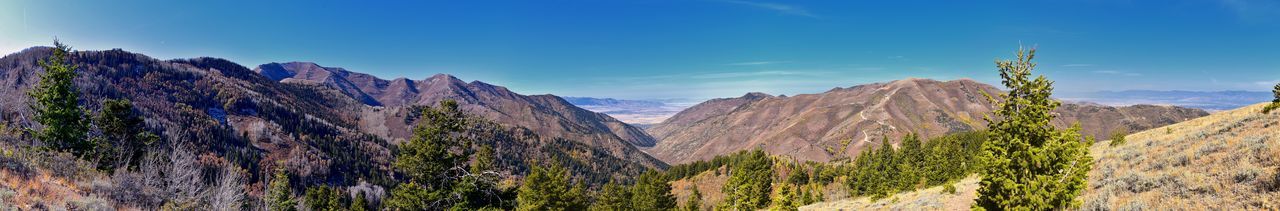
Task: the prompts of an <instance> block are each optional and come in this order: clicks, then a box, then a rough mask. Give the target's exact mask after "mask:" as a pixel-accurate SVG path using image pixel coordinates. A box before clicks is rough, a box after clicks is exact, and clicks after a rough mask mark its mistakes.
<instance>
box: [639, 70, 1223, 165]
mask: <svg viewBox="0 0 1280 211" xmlns="http://www.w3.org/2000/svg"><path fill="white" fill-rule="evenodd" d="M983 92H986V93H999V92H1000V90H999V89H996V88H995V87H993V86H991V85H987V84H982V83H979V82H977V81H973V80H967V79H964V80H954V81H935V80H929V79H905V80H898V81H893V82H888V83H875V84H867V85H859V86H854V87H849V88H836V89H832V90H830V91H827V92H823V93H818V94H802V95H796V96H790V97H785V96H784V97H779V96H771V95H768V94H763V93H749V94H747V95H744V96H742V97H738V98H725V99H715V100H709V101H707V102H703V103H701V104H698V105H696V106H693V107H690V108H688V109H686V110H684V111H682V112H680V113H678V114H676V115H675V116H673V117H671V118H669V119H667V120H666V121H664V122H662V123H660V124H657V125H654V126H652V127H650V128H649V129H647V131H648V132H649V133H650V134H651V135H653V137H655V138H657V139H659V141H658V143H657V144H656V145H655V146H654V147H650V148H646V149H645V150H646V151H647V152H649V153H650V154H652V155H654V156H655V157H657V158H659V159H662V160H664V161H666V162H668V163H672V164H678V163H685V162H690V161H695V160H705V159H709V158H711V157H713V156H715V155H720V154H725V153H729V152H734V151H738V150H744V149H752V148H755V147H763V148H764V149H765V150H766V151H768V152H769V153H770V154H781V155H790V156H795V157H797V158H800V159H802V160H815V161H827V160H832V159H836V158H841V157H850V156H853V155H856V154H857V153H858V152H859V151H860V150H861V149H864V148H867V147H869V146H872V145H878V143H877V140H879V139H881V138H884V137H888V138H889V139H890V140H895V141H896V140H898V139H899V138H900V137H902V136H903V135H906V134H909V133H917V134H920V135H922V136H924V137H936V136H939V135H943V134H947V133H953V132H959V131H971V130H976V129H981V128H983V127H985V124H986V123H985V122H984V121H983V120H982V117H983V115H984V114H987V113H990V112H991V110H992V105H991V104H990V103H988V102H987V101H986V98H985V97H984V96H983V94H982V93H983ZM1057 112H1058V113H1059V114H1060V118H1058V119H1057V120H1056V121H1055V122H1054V124H1055V125H1057V126H1061V127H1066V126H1070V125H1071V124H1072V123H1076V122H1079V123H1081V124H1082V127H1083V129H1084V133H1085V134H1086V135H1090V136H1094V137H1106V136H1108V135H1110V134H1111V133H1112V132H1113V131H1115V130H1117V129H1120V130H1126V131H1140V130H1143V129H1147V128H1152V127H1157V126H1161V125H1167V124H1172V123H1176V122H1179V121H1183V120H1186V119H1190V118H1195V117H1200V116H1204V115H1207V114H1208V113H1206V112H1204V111H1201V110H1198V109H1187V108H1179V107H1171V106H1150V105H1136V106H1127V107H1108V106H1100V105H1087V104H1067V105H1063V106H1062V107H1061V108H1059V110H1058V111H1057Z"/></svg>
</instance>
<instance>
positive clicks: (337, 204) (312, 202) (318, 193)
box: [303, 186, 344, 211]
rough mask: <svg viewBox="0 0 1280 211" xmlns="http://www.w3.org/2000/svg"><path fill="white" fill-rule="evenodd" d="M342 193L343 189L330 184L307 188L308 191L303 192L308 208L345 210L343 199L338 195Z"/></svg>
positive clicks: (319, 210) (327, 210)
mask: <svg viewBox="0 0 1280 211" xmlns="http://www.w3.org/2000/svg"><path fill="white" fill-rule="evenodd" d="M340 195H342V193H341V191H338V189H334V188H332V187H329V186H316V187H310V188H307V192H306V193H305V194H303V198H304V202H306V205H307V208H310V209H311V210H314V211H338V210H343V209H344V208H343V206H342V201H341V199H340V198H339V197H338V196H340Z"/></svg>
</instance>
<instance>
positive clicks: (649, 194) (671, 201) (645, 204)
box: [631, 170, 676, 210]
mask: <svg viewBox="0 0 1280 211" xmlns="http://www.w3.org/2000/svg"><path fill="white" fill-rule="evenodd" d="M631 207H632V208H633V209H635V210H671V209H675V208H676V197H675V196H672V195H671V183H670V179H668V178H667V176H666V175H665V174H662V173H659V172H657V171H653V170H649V171H647V172H645V173H643V174H640V177H638V178H636V185H635V186H634V187H631Z"/></svg>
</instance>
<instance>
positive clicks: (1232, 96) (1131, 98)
mask: <svg viewBox="0 0 1280 211" xmlns="http://www.w3.org/2000/svg"><path fill="white" fill-rule="evenodd" d="M1271 97H1272V96H1271V92H1266V91H1179V90H1172V91H1155V90H1125V91H1098V92H1085V93H1064V94H1062V97H1061V98H1062V99H1064V100H1068V101H1082V102H1094V103H1099V104H1103V105H1110V106H1126V105H1136V104H1153V105H1175V106H1182V107H1189V108H1199V109H1205V110H1209V111H1222V110H1231V109H1236V108H1240V107H1244V106H1248V105H1253V104H1254V103H1257V102H1265V101H1270V100H1271Z"/></svg>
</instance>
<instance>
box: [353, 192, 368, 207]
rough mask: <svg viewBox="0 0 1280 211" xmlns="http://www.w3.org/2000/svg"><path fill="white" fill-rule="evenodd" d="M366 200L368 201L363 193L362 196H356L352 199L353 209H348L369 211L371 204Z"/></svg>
mask: <svg viewBox="0 0 1280 211" xmlns="http://www.w3.org/2000/svg"><path fill="white" fill-rule="evenodd" d="M366 200H367V199H364V194H363V193H362V194H356V196H355V198H352V199H351V208H348V210H351V211H366V210H368V209H369V208H368V207H369V202H367V201H366Z"/></svg>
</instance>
